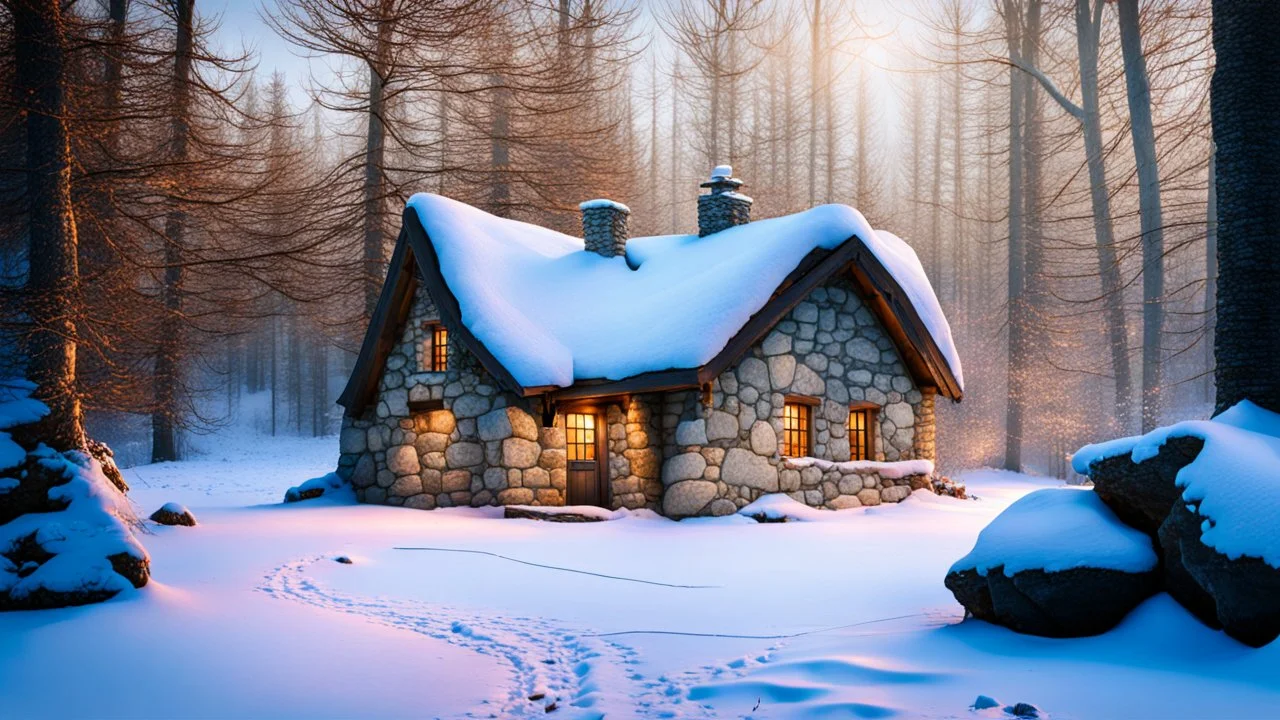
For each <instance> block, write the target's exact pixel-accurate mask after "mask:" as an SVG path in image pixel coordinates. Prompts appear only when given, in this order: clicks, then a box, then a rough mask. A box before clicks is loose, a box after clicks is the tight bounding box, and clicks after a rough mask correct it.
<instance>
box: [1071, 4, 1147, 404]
mask: <svg viewBox="0 0 1280 720" xmlns="http://www.w3.org/2000/svg"><path fill="white" fill-rule="evenodd" d="M1089 2H1090V0H1076V10H1075V15H1076V50H1077V54H1078V56H1079V62H1080V96H1081V103H1082V105H1083V107H1082V108H1081V109H1082V110H1083V111H1084V117H1083V118H1082V125H1083V129H1084V150H1085V157H1086V164H1087V165H1088V168H1089V199H1090V201H1091V202H1092V204H1093V235H1094V240H1095V244H1096V245H1097V247H1098V277H1099V278H1100V280H1101V285H1102V288H1101V289H1102V302H1103V307H1104V317H1105V318H1106V327H1107V340H1108V342H1107V345H1108V347H1109V349H1110V351H1111V371H1112V374H1113V375H1114V376H1115V402H1116V416H1117V417H1118V418H1119V419H1120V425H1121V427H1128V425H1129V422H1130V420H1129V416H1130V414H1131V412H1132V403H1133V379H1132V374H1131V372H1130V369H1129V337H1128V331H1127V328H1126V326H1125V318H1124V290H1123V288H1122V287H1121V281H1120V262H1119V260H1117V258H1116V241H1115V235H1114V234H1113V233H1112V222H1111V199H1110V193H1109V190H1108V188H1107V170H1106V163H1105V155H1104V151H1103V143H1102V113H1101V111H1100V110H1099V106H1098V42H1099V39H1098V36H1099V33H1100V32H1101V25H1102V23H1101V12H1102V7H1103V2H1102V0H1094V3H1095V4H1094V7H1093V8H1090V7H1089Z"/></svg>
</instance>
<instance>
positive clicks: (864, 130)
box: [853, 63, 879, 223]
mask: <svg viewBox="0 0 1280 720" xmlns="http://www.w3.org/2000/svg"><path fill="white" fill-rule="evenodd" d="M867 95H868V93H867V72H866V68H865V67H864V66H863V65H862V64H861V63H859V64H858V93H857V100H856V101H855V103H854V109H853V112H854V120H855V123H856V126H857V131H856V132H857V135H858V137H857V138H855V140H856V141H857V143H858V144H857V155H856V156H855V157H854V169H853V175H854V183H855V187H854V190H855V192H856V195H855V197H856V198H857V200H856V201H855V202H854V204H855V205H857V207H858V210H859V211H860V212H861V213H862V214H863V215H866V216H867V219H868V220H870V221H872V222H873V223H874V222H875V221H876V220H878V219H879V218H877V217H875V215H876V213H875V209H874V208H872V207H871V205H872V203H873V200H872V198H871V179H870V174H869V170H870V161H869V158H868V157H867V148H868V146H869V145H870V143H869V142H868V140H869V137H868V136H869V135H870V134H871V127H870V125H871V122H870V118H869V115H870V108H869V105H870V103H869V102H867Z"/></svg>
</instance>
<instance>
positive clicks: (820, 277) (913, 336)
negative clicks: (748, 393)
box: [698, 235, 964, 401]
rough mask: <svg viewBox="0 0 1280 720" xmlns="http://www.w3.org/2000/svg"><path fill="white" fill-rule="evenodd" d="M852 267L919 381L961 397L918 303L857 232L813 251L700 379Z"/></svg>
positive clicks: (713, 374) (739, 353)
mask: <svg viewBox="0 0 1280 720" xmlns="http://www.w3.org/2000/svg"><path fill="white" fill-rule="evenodd" d="M818 258H821V259H818ZM815 261H816V262H815ZM806 265H808V266H809V269H808V270H807V271H806V272H804V273H803V274H799V273H798V271H799V270H800V268H802V267H804V266H806ZM847 267H851V268H852V269H853V271H854V272H853V276H854V285H855V286H856V287H857V288H858V290H859V292H860V294H861V295H862V297H863V300H864V301H865V302H867V304H868V305H870V306H871V310H872V312H873V313H875V315H876V317H877V318H878V319H879V320H880V323H881V325H883V326H884V327H885V330H886V331H887V332H888V333H889V336H890V339H892V340H893V341H894V345H895V346H896V347H897V348H898V351H899V354H900V355H901V356H902V359H903V362H904V364H905V365H906V366H907V369H908V371H909V372H911V374H912V376H913V377H914V378H915V379H916V382H917V383H918V384H924V385H936V386H937V387H938V388H939V390H940V391H941V392H942V394H943V395H944V396H946V397H949V398H951V399H952V400H956V401H959V400H960V399H961V398H962V397H963V396H964V392H963V390H962V389H961V388H960V384H959V382H958V381H957V380H956V378H955V376H954V375H953V374H952V373H951V367H950V365H948V364H947V362H946V360H945V359H944V358H943V357H942V351H941V350H939V349H938V346H937V343H936V342H935V341H934V339H933V336H932V335H931V334H930V333H929V331H928V329H927V328H926V327H925V325H924V321H922V320H921V319H920V315H919V313H917V312H916V309H915V306H913V305H912V304H911V302H910V301H909V300H907V299H906V292H905V291H903V289H902V286H901V285H899V284H898V281H897V279H896V278H894V277H893V274H892V273H890V272H889V271H888V270H887V269H885V267H884V265H882V264H881V263H880V259H879V258H877V257H875V254H874V253H872V252H871V251H870V250H869V249H868V248H867V247H866V246H865V245H864V244H863V242H862V240H861V239H860V238H858V237H857V236H856V235H855V236H852V237H850V238H849V239H848V240H846V241H845V242H844V243H842V244H841V245H840V246H839V247H837V248H836V249H835V250H830V251H829V250H821V249H817V250H814V251H812V252H810V253H809V254H808V255H807V256H806V257H805V259H804V260H803V261H802V262H801V264H800V266H798V267H797V271H793V272H792V273H791V274H790V275H788V276H787V281H784V283H783V284H782V285H781V286H780V288H783V289H781V290H780V292H777V293H775V294H774V296H773V298H771V299H770V300H769V302H767V303H765V306H764V307H763V308H761V309H760V310H759V311H758V312H757V313H756V314H755V315H752V316H751V319H750V320H748V321H747V324H746V325H743V326H742V329H740V330H739V331H738V332H737V333H736V334H735V335H734V336H733V337H732V338H730V339H729V342H728V343H726V344H725V346H724V348H723V349H721V351H720V352H719V353H717V354H716V356H715V357H713V358H712V359H711V360H709V361H708V362H707V363H706V364H705V365H703V366H702V367H701V368H699V369H698V382H699V384H701V383H709V382H711V381H712V380H714V379H715V378H716V377H717V376H719V375H720V373H722V372H724V371H725V370H727V369H728V368H729V367H730V366H732V365H733V364H734V363H736V362H737V361H738V360H739V359H740V358H741V357H742V356H743V355H744V354H745V353H746V352H747V351H748V350H749V349H750V348H751V347H752V346H753V345H755V344H756V343H757V342H759V341H760V340H762V339H763V338H764V336H765V335H767V334H768V333H769V331H770V330H772V329H773V327H774V326H775V325H776V324H777V323H778V322H779V321H781V320H782V318H783V317H785V316H786V314H787V313H789V312H791V310H793V309H794V308H795V306H796V305H799V304H800V302H801V301H802V300H804V298H805V297H807V296H808V295H809V293H810V292H812V291H813V290H814V289H815V288H817V287H818V286H819V285H821V284H822V283H824V282H826V281H827V280H829V279H830V278H831V277H833V276H834V275H835V274H836V273H838V272H840V271H841V270H843V269H844V268H847Z"/></svg>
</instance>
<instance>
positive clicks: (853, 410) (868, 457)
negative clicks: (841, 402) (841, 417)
mask: <svg viewBox="0 0 1280 720" xmlns="http://www.w3.org/2000/svg"><path fill="white" fill-rule="evenodd" d="M879 412H880V406H879V405H876V404H875V403H873V402H854V403H850V404H849V418H848V419H847V420H845V429H846V431H847V432H848V434H849V438H848V439H849V459H850V460H854V461H858V460H865V461H874V460H875V459H876V416H877V415H878V414H879ZM855 414H861V415H863V416H864V417H865V418H866V427H864V428H863V430H862V436H863V442H864V444H865V450H866V452H865V454H864V455H865V456H864V457H862V458H855V457H854V452H853V449H854V447H853V436H854V433H853V417H854V415H855Z"/></svg>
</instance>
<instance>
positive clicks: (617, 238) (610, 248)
mask: <svg viewBox="0 0 1280 720" xmlns="http://www.w3.org/2000/svg"><path fill="white" fill-rule="evenodd" d="M578 209H579V210H581V211H582V240H583V243H584V244H585V245H586V246H587V250H590V251H591V252H593V253H596V254H597V255H600V256H602V257H607V258H611V257H617V256H619V255H622V256H625V255H626V254H627V216H628V215H630V214H631V208H629V207H627V206H626V205H623V204H622V203H618V202H614V201H612V200H588V201H586V202H584V203H581V204H579V205H578Z"/></svg>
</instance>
